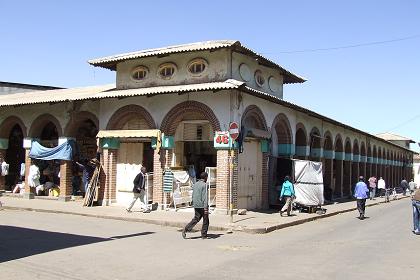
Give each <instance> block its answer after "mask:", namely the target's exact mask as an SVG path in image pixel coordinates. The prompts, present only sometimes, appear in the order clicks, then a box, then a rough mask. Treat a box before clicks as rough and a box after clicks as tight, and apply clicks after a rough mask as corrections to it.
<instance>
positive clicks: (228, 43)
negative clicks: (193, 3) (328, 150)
mask: <svg viewBox="0 0 420 280" xmlns="http://www.w3.org/2000/svg"><path fill="white" fill-rule="evenodd" d="M222 48H230V49H232V50H233V51H236V52H240V53H243V54H246V55H250V56H253V57H255V58H256V59H257V60H258V62H259V63H261V64H264V65H266V66H268V67H272V68H277V69H278V70H279V71H280V72H281V73H282V74H283V75H284V76H285V77H284V83H285V84H288V83H303V82H305V81H306V79H304V78H302V77H299V76H298V75H296V74H294V73H292V72H290V71H288V70H286V69H284V68H283V67H282V66H280V65H279V64H277V63H275V62H273V61H271V60H270V59H268V58H266V57H264V56H262V55H260V54H258V53H256V52H254V51H253V50H251V49H249V48H247V47H245V46H243V45H242V44H241V42H240V41H235V40H215V41H204V42H197V43H190V44H183V45H175V46H168V47H164V48H156V49H147V50H141V51H136V52H129V53H123V54H117V55H111V56H106V57H101V58H96V59H91V60H88V63H89V64H91V65H93V66H99V67H103V68H106V69H110V70H116V66H117V63H118V62H121V61H125V60H130V59H137V58H142V57H150V56H159V55H167V54H172V53H183V52H193V51H203V50H215V49H222Z"/></svg>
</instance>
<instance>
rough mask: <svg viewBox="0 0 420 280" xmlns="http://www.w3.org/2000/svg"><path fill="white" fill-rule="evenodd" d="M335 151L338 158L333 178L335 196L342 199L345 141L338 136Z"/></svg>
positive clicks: (336, 158) (335, 160)
mask: <svg viewBox="0 0 420 280" xmlns="http://www.w3.org/2000/svg"><path fill="white" fill-rule="evenodd" d="M334 151H335V154H336V157H335V158H334V167H333V174H334V175H333V178H334V185H335V186H334V196H335V197H336V198H339V197H340V198H341V197H342V196H343V159H344V153H343V141H342V140H341V136H340V135H338V136H337V137H336V139H335V146H334Z"/></svg>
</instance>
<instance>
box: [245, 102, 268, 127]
mask: <svg viewBox="0 0 420 280" xmlns="http://www.w3.org/2000/svg"><path fill="white" fill-rule="evenodd" d="M245 125H247V126H248V127H254V128H258V129H262V130H268V127H267V122H266V120H265V117H264V114H263V112H262V111H261V109H260V108H259V107H258V106H256V105H249V106H248V107H246V109H245V111H244V112H243V114H242V118H241V126H245Z"/></svg>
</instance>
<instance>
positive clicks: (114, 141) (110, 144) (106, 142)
mask: <svg viewBox="0 0 420 280" xmlns="http://www.w3.org/2000/svg"><path fill="white" fill-rule="evenodd" d="M100 146H101V148H103V149H119V148H120V139H118V138H100Z"/></svg>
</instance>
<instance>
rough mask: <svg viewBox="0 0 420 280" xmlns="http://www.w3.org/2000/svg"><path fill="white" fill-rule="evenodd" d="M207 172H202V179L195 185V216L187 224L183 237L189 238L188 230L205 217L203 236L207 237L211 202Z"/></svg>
mask: <svg viewBox="0 0 420 280" xmlns="http://www.w3.org/2000/svg"><path fill="white" fill-rule="evenodd" d="M207 177H208V175H207V173H206V172H202V173H201V174H200V180H199V181H197V182H196V183H195V184H194V185H193V194H192V205H193V207H194V212H195V214H194V218H193V219H192V220H191V222H189V224H188V225H186V226H185V228H184V230H183V231H182V237H183V238H184V239H185V238H187V232H189V231H191V230H192V229H193V227H194V226H195V225H196V224H197V223H198V222H199V221H200V220H201V218H203V226H202V228H201V238H203V239H206V238H207V230H208V229H209V203H208V196H207V185H206V181H207Z"/></svg>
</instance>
